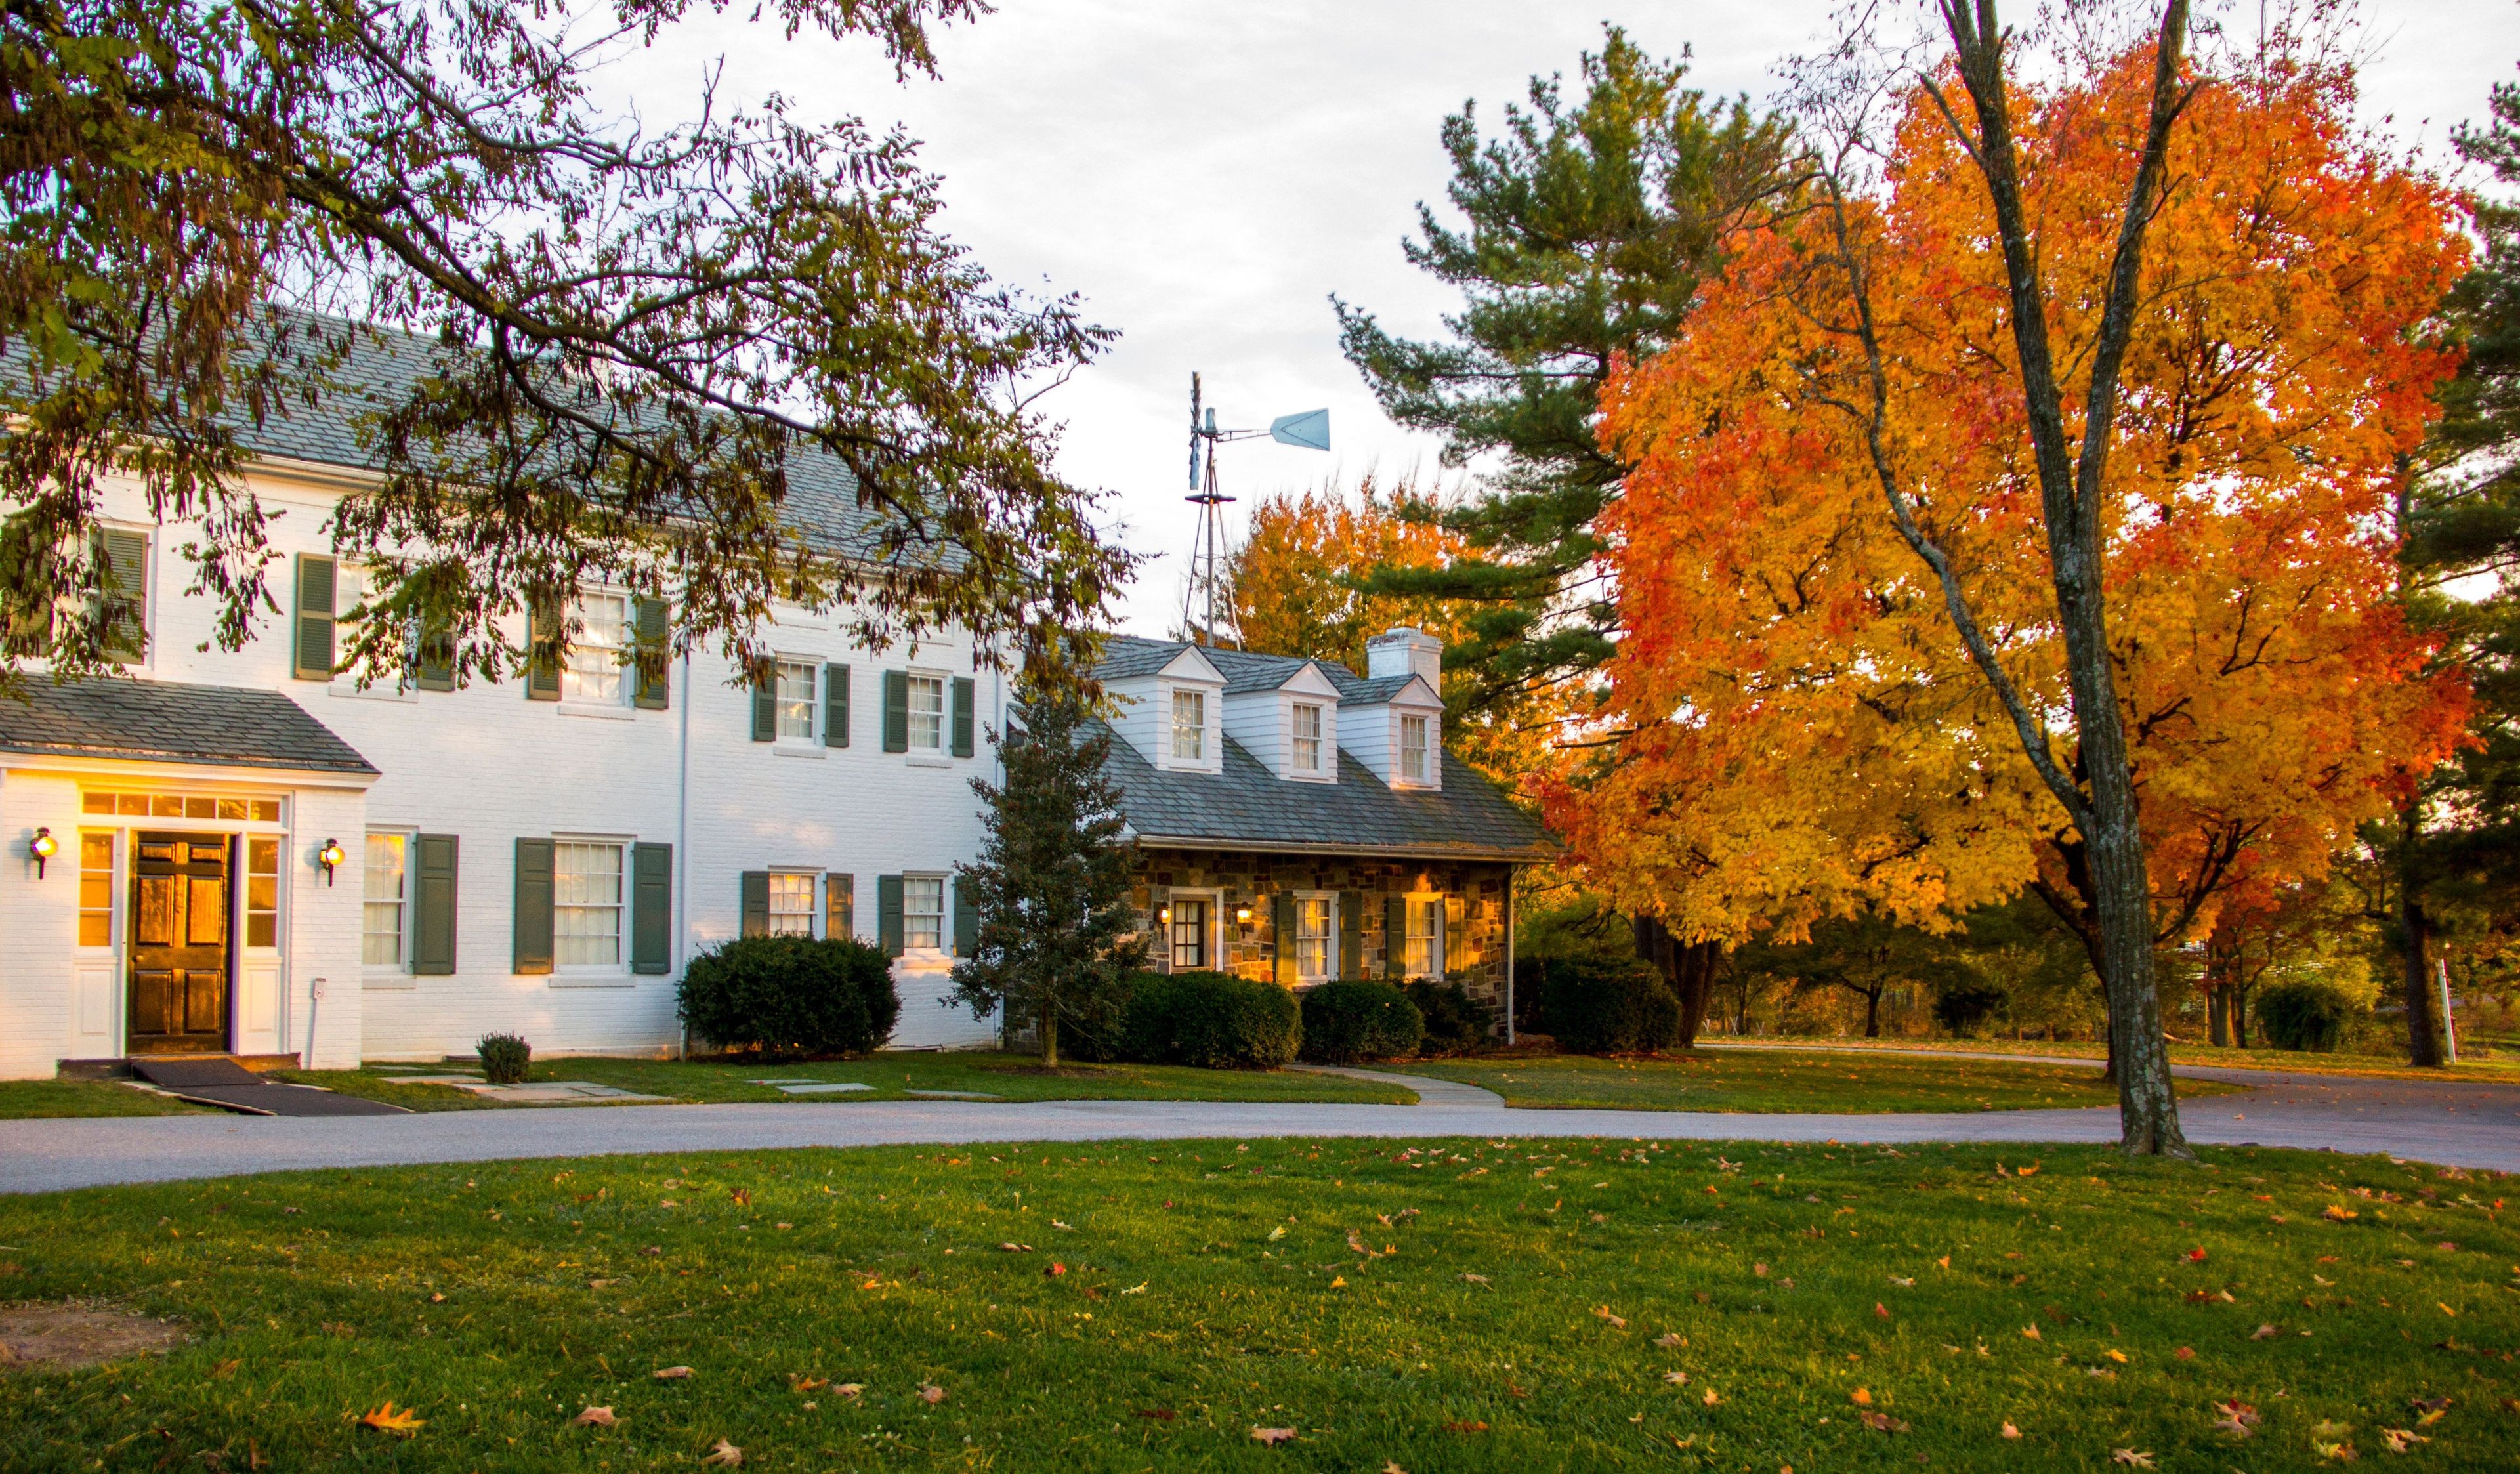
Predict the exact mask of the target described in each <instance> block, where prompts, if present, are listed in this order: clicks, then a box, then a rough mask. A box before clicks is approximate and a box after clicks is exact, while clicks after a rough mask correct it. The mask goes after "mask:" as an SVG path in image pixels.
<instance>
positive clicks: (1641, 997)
mask: <svg viewBox="0 0 2520 1474" xmlns="http://www.w3.org/2000/svg"><path fill="white" fill-rule="evenodd" d="M1547 990H1548V991H1547V992H1546V993H1544V994H1543V995H1542V997H1541V1001H1540V1014H1541V1023H1542V1025H1543V1028H1544V1029H1545V1031H1546V1032H1547V1033H1548V1034H1549V1035H1550V1036H1551V1037H1552V1038H1553V1039H1555V1040H1556V1041H1557V1047H1558V1048H1559V1049H1561V1050H1567V1051H1568V1052H1570V1053H1576V1054H1636V1053H1646V1052H1651V1051H1653V1050H1663V1049H1668V1048H1670V1047H1671V1045H1673V1044H1674V1043H1676V1042H1677V1041H1678V1040H1679V1038H1680V1000H1679V999H1677V998H1674V997H1673V996H1672V992H1671V988H1670V986H1669V985H1668V984H1666V983H1664V981H1663V980H1662V974H1661V973H1659V972H1656V971H1655V970H1654V969H1653V967H1652V966H1651V965H1650V964H1648V963H1646V962H1644V961H1643V960H1639V959H1636V958H1559V959H1556V960H1553V962H1552V963H1551V965H1550V967H1549V972H1548V981H1547Z"/></svg>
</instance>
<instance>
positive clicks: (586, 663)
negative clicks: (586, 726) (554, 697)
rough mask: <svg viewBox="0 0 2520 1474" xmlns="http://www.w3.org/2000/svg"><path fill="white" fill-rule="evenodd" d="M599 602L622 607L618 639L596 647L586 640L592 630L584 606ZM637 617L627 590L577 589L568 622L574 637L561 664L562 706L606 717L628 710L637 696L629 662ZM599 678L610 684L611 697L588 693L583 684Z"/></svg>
mask: <svg viewBox="0 0 2520 1474" xmlns="http://www.w3.org/2000/svg"><path fill="white" fill-rule="evenodd" d="M599 599H601V600H618V601H619V602H620V603H621V633H620V638H619V639H618V640H616V641H614V642H612V643H610V644H603V643H598V642H596V641H592V640H589V639H588V638H587V636H588V634H589V632H590V631H591V630H592V629H593V624H592V622H591V621H589V620H588V618H587V604H588V603H589V602H590V601H592V600H599ZM638 617H639V614H638V608H637V606H636V604H635V603H634V602H633V601H632V599H631V597H630V594H629V591H628V590H626V589H607V588H592V589H580V590H578V591H577V593H576V595H575V596H573V597H572V598H571V599H570V600H569V606H568V614H567V619H568V622H569V623H570V624H571V625H574V626H575V627H576V633H574V634H572V635H571V636H570V637H569V642H568V654H567V656H566V658H564V659H562V661H561V667H560V699H561V704H562V705H563V706H574V707H577V708H578V709H580V710H582V711H601V712H606V713H610V712H613V711H627V710H628V708H629V706H630V702H631V698H632V697H634V696H636V695H637V694H638V681H637V680H636V678H635V677H634V676H633V674H632V667H631V664H630V661H629V658H628V656H629V653H630V650H631V647H632V645H633V643H634V642H635V641H636V640H637V638H638V630H637V629H636V628H635V626H636V624H637V622H638ZM599 657H600V658H599ZM606 665H609V666H610V668H611V669H610V673H609V674H608V675H607V674H606V673H605V671H604V666H606ZM599 678H601V679H605V680H608V681H610V682H611V684H612V693H611V694H610V695H601V694H591V693H589V692H587V690H586V689H585V685H584V683H587V682H590V681H595V680H597V679H599Z"/></svg>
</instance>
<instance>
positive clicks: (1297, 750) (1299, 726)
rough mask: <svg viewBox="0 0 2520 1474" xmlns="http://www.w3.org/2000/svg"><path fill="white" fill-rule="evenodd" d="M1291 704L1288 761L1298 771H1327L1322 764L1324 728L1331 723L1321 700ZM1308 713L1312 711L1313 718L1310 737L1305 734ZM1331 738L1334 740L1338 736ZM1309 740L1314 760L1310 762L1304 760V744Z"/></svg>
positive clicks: (1287, 728)
mask: <svg viewBox="0 0 2520 1474" xmlns="http://www.w3.org/2000/svg"><path fill="white" fill-rule="evenodd" d="M1291 704H1292V707H1293V709H1292V710H1291V711H1289V712H1288V713H1287V716H1286V751H1287V756H1286V762H1287V764H1288V766H1290V767H1292V768H1293V769H1294V771H1296V772H1297V773H1301V774H1304V775H1306V776H1308V777H1310V776H1317V775H1319V774H1321V773H1322V772H1324V771H1325V769H1324V767H1323V764H1322V755H1323V754H1322V743H1323V740H1324V732H1323V729H1324V728H1326V727H1328V726H1329V725H1330V724H1329V723H1328V722H1327V721H1325V720H1324V717H1323V713H1322V703H1321V702H1319V701H1296V702H1293V703H1291ZM1306 713H1310V714H1311V716H1312V719H1313V731H1312V735H1311V736H1309V737H1307V736H1306V735H1305V734H1304V717H1305V715H1306ZM1330 740H1332V741H1333V742H1334V741H1335V740H1336V738H1334V737H1333V738H1330ZM1307 742H1310V743H1311V744H1312V761H1311V762H1309V763H1308V762H1306V761H1304V756H1305V750H1304V744H1305V743H1307Z"/></svg>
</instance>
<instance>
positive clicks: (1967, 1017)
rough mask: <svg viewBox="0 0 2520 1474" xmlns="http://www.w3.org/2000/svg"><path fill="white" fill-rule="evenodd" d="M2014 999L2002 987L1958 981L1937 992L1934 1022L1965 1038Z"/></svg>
mask: <svg viewBox="0 0 2520 1474" xmlns="http://www.w3.org/2000/svg"><path fill="white" fill-rule="evenodd" d="M2011 1002H2012V995H2011V994H2009V993H2006V992H2004V991H2003V989H2002V988H1990V987H1987V986H1986V985H1984V984H1982V983H1957V984H1954V985H1953V986H1951V987H1949V988H1945V989H1943V990H1942V991H1941V992H1939V993H1937V994H1935V995H1934V1022H1936V1023H1938V1024H1941V1025H1942V1026H1943V1027H1944V1028H1946V1029H1949V1030H1950V1031H1951V1032H1952V1033H1954V1034H1956V1035H1958V1036H1959V1037H1960V1038H1963V1039H1965V1038H1967V1037H1969V1036H1970V1035H1972V1034H1975V1033H1976V1032H1977V1029H1978V1026H1979V1025H1980V1024H1983V1023H1985V1022H1986V1021H1987V1020H1988V1019H1990V1018H1993V1017H1994V1016H1995V1015H1996V1014H1998V1013H2001V1012H2003V1009H2004V1007H2005V1005H2009V1004H2010V1003H2011Z"/></svg>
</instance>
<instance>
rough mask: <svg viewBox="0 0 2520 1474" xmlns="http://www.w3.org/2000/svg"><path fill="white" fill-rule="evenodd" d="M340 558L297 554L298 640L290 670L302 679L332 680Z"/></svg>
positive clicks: (318, 554) (314, 554)
mask: <svg viewBox="0 0 2520 1474" xmlns="http://www.w3.org/2000/svg"><path fill="white" fill-rule="evenodd" d="M339 569H340V563H339V560H338V559H336V558H327V557H325V556H324V555H323V554H320V553H300V554H298V555H297V622H296V639H295V641H294V643H293V652H292V654H291V657H290V673H291V674H292V675H293V676H295V677H296V678H297V679H298V680H300V681H330V680H332V679H333V662H334V654H333V618H334V616H335V615H336V614H337V613H338V612H339V610H338V609H337V608H336V607H335V606H334V595H335V593H336V592H337V590H336V583H337V574H338V572H339Z"/></svg>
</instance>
